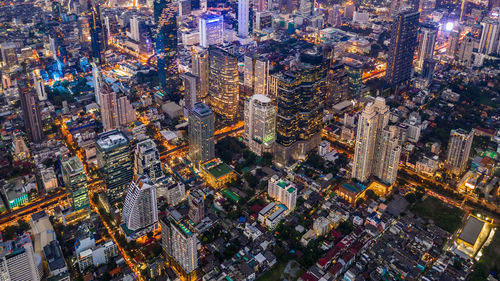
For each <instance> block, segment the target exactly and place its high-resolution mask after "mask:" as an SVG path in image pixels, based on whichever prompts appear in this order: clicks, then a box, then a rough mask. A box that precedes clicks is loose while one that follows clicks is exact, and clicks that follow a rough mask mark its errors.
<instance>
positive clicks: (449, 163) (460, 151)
mask: <svg viewBox="0 0 500 281" xmlns="http://www.w3.org/2000/svg"><path fill="white" fill-rule="evenodd" d="M473 139H474V130H471V131H470V132H467V131H465V130H462V129H458V130H451V133H450V140H449V142H448V152H447V153H446V161H445V166H446V168H448V169H449V170H450V171H451V172H452V173H453V174H456V175H459V174H460V173H462V172H463V171H464V169H465V167H466V165H467V161H468V160H469V155H470V149H471V146H472V141H473Z"/></svg>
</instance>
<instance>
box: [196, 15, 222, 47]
mask: <svg viewBox="0 0 500 281" xmlns="http://www.w3.org/2000/svg"><path fill="white" fill-rule="evenodd" d="M199 27H200V46H202V47H203V48H208V47H210V46H211V45H219V44H222V43H223V42H224V17H223V16H218V15H203V16H201V17H200V19H199Z"/></svg>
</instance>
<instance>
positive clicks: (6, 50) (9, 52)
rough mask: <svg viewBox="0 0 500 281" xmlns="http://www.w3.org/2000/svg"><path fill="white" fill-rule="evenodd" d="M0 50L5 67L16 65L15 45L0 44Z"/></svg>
mask: <svg viewBox="0 0 500 281" xmlns="http://www.w3.org/2000/svg"><path fill="white" fill-rule="evenodd" d="M0 48H1V49H2V61H3V63H4V64H5V66H7V67H10V66H14V65H17V64H18V61H17V53H16V48H17V45H16V44H15V43H14V42H3V43H2V44H0Z"/></svg>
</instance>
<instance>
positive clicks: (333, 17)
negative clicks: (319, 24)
mask: <svg viewBox="0 0 500 281" xmlns="http://www.w3.org/2000/svg"><path fill="white" fill-rule="evenodd" d="M328 23H329V24H330V25H331V26H332V27H337V26H340V25H341V24H342V14H341V12H340V5H333V8H332V9H330V10H328Z"/></svg>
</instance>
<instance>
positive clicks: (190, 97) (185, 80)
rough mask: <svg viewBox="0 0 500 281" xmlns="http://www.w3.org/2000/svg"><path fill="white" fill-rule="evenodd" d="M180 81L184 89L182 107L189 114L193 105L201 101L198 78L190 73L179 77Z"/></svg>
mask: <svg viewBox="0 0 500 281" xmlns="http://www.w3.org/2000/svg"><path fill="white" fill-rule="evenodd" d="M181 79H182V85H183V88H184V107H185V109H186V112H189V109H190V108H191V107H193V106H194V105H195V103H197V102H199V101H201V95H200V94H201V90H200V78H199V77H198V76H195V75H194V74H192V73H191V72H186V73H183V74H182V75H181ZM186 115H187V114H186Z"/></svg>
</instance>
